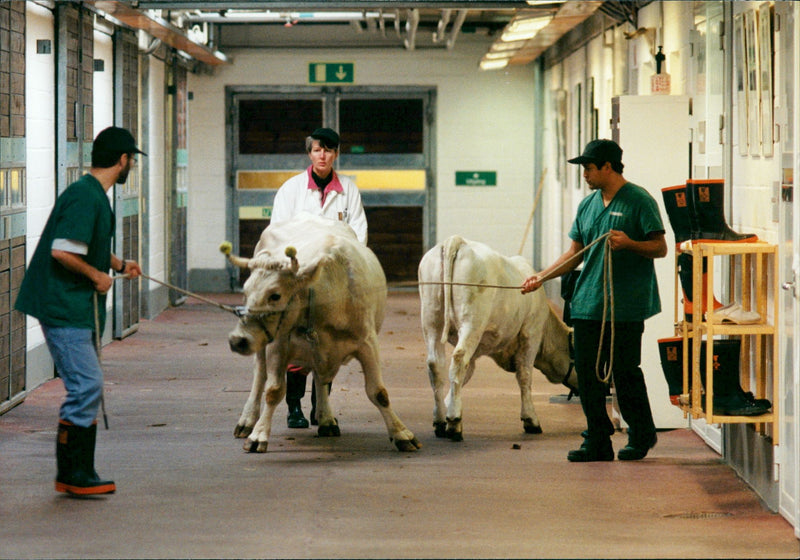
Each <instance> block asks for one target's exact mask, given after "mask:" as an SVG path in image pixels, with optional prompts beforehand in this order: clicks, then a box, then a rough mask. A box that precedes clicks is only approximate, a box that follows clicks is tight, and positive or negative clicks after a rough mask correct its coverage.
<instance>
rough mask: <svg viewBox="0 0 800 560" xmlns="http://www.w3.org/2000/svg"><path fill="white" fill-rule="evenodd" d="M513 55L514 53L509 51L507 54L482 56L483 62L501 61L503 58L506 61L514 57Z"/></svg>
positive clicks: (492, 53)
mask: <svg viewBox="0 0 800 560" xmlns="http://www.w3.org/2000/svg"><path fill="white" fill-rule="evenodd" d="M515 53H516V51H513V52H511V51H509V52H488V53H486V54H485V55H483V60H501V59H503V58H504V59H506V60H508V59H510V58H511V57H512V56H514V54H515Z"/></svg>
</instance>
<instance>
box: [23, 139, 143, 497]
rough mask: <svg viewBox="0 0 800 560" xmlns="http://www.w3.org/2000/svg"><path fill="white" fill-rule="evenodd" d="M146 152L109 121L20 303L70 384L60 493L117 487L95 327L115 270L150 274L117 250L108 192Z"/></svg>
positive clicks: (31, 269) (62, 427)
mask: <svg viewBox="0 0 800 560" xmlns="http://www.w3.org/2000/svg"><path fill="white" fill-rule="evenodd" d="M143 153H144V152H142V151H141V150H139V148H137V147H136V143H135V141H134V139H133V136H132V135H131V133H130V132H128V131H127V130H125V129H124V128H118V127H109V128H106V129H105V130H103V131H102V132H100V134H98V135H97V138H95V140H94V144H93V146H92V167H91V169H90V170H89V173H88V174H86V175H84V176H83V177H81V178H80V179H78V180H77V181H75V182H74V183H72V184H71V185H70V186H69V187H67V189H66V190H65V191H64V192H63V193H62V194H61V195H60V196H59V197H58V199H56V203H55V205H54V207H53V210H52V212H51V213H50V217H49V218H48V220H47V223H46V224H45V227H44V231H43V232H42V236H41V238H40V239H39V243H38V245H37V247H36V250H35V251H34V253H33V258H32V259H31V262H30V264H29V265H28V270H27V272H26V273H25V278H24V279H23V281H22V286H21V288H20V292H19V296H18V298H17V302H16V305H15V307H16V309H18V310H19V311H22V312H23V313H26V314H28V315H31V316H33V317H35V318H36V319H38V320H39V323H40V325H41V327H42V332H43V333H44V337H45V341H46V342H47V347H48V348H49V350H50V354H51V355H52V357H53V362H54V363H55V366H56V371H58V374H59V376H60V377H61V380H62V381H63V382H64V387H65V389H66V390H67V396H66V398H65V400H64V402H63V403H62V405H61V409H60V411H59V424H58V436H57V440H56V460H57V463H58V474H57V475H56V490H57V491H59V492H67V493H69V494H74V495H92V494H108V493H112V492H114V491H115V490H116V486H115V484H114V481H112V480H101V479H100V477H99V476H98V475H97V472H95V470H94V449H95V442H96V435H97V420H96V417H97V412H98V409H99V407H100V402H101V399H102V396H103V371H102V369H101V368H100V362H99V359H98V356H97V349H96V347H95V342H94V341H95V331H97V330H99V332H100V333H102V332H103V328H104V326H105V320H106V294H107V293H108V291H109V290H110V289H111V286H112V284H113V283H114V280H113V279H112V278H111V276H110V275H109V274H108V272H109V270H110V269H113V270H114V271H116V272H117V273H119V274H127V275H129V276H130V277H131V278H136V277H137V276H139V275H140V274H141V273H142V270H141V268H140V267H139V265H138V264H137V263H136V262H134V261H125V260H123V259H120V258H119V257H117V256H116V255H114V254H112V252H111V241H112V238H113V235H114V213H113V211H112V209H111V204H110V202H109V199H108V195H107V192H108V190H109V189H110V188H111V187H112V185H114V184H115V183H118V184H122V183H124V182H125V180H126V179H127V177H128V173H129V172H130V170H131V168H132V167H133V165H134V163H135V161H136V154H143ZM95 294H96V296H95ZM95 297H96V299H95ZM95 306H96V307H97V309H95Z"/></svg>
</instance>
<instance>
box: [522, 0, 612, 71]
mask: <svg viewBox="0 0 800 560" xmlns="http://www.w3.org/2000/svg"><path fill="white" fill-rule="evenodd" d="M602 5H603V2H602V1H589V2H565V3H564V4H562V5H561V8H559V10H558V11H557V12H556V14H555V15H554V16H553V19H552V20H551V21H550V23H548V24H547V26H545V27H544V28H542V29H541V30H539V32H538V33H537V34H536V36H535V37H533V38H532V39H529V40H528V42H527V43H525V45H523V46H522V48H521V49H519V50H518V51H517V52H516V54H515V55H514V56H513V57H512V58H511V59H510V60H509V61H508V64H509V65H520V64H528V63H529V62H531V61H533V60H536V59H537V58H538V57H539V55H541V54H542V53H543V52H544V51H546V50H547V49H548V48H550V47H551V46H552V45H553V44H555V43H556V42H557V41H558V40H559V39H560V38H561V37H562V36H563V35H564V34H566V33H567V32H569V31H570V30H571V29H573V28H574V27H575V26H576V25H579V24H580V23H581V22H583V21H584V20H585V19H586V18H588V17H591V16H592V14H594V13H595V12H596V11H597V10H598V9H600V6H602Z"/></svg>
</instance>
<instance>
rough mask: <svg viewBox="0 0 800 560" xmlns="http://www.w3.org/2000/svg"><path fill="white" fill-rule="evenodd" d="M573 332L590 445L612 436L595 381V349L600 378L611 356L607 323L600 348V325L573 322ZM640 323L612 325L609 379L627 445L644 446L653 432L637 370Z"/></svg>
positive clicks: (600, 388)
mask: <svg viewBox="0 0 800 560" xmlns="http://www.w3.org/2000/svg"><path fill="white" fill-rule="evenodd" d="M573 324H574V329H575V371H576V373H577V374H578V389H579V390H580V397H581V405H582V407H583V413H584V414H585V415H586V426H587V429H588V431H589V438H588V439H589V440H590V441H601V440H602V439H604V438H608V436H609V435H611V434H613V433H614V425H613V424H612V423H611V420H610V419H609V417H608V412H607V410H606V392H607V391H606V389H607V385H606V384H605V383H603V382H601V381H600V380H599V379H598V375H597V373H596V362H597V352H598V348H599V347H600V348H602V350H601V356H600V376H601V377H605V376H606V368H607V366H608V362H609V357H610V356H611V323H606V328H605V333H604V336H603V342H602V346H601V345H600V329H601V327H602V323H601V322H600V321H587V320H584V319H573ZM643 332H644V322H643V321H635V322H617V323H614V354H613V356H614V361H613V364H612V376H613V382H614V388H615V390H616V394H617V401H618V403H619V411H620V413H621V414H622V418H623V419H624V420H625V422H627V424H628V426H629V428H628V443H629V444H634V445H637V444H638V445H641V446H647V445H649V442H650V441H651V439H652V437H653V434H655V431H656V428H655V423H654V422H653V413H652V411H651V410H650V401H649V400H648V398H647V387H646V385H645V383H644V374H643V373H642V369H641V368H640V367H639V365H640V363H641V358H642V333H643Z"/></svg>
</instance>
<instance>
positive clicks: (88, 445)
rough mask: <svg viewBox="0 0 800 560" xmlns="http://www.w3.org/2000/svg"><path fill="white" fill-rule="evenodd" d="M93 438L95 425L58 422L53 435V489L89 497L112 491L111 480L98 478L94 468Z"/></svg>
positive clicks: (113, 485)
mask: <svg viewBox="0 0 800 560" xmlns="http://www.w3.org/2000/svg"><path fill="white" fill-rule="evenodd" d="M96 441H97V425H96V424H93V425H91V426H90V427H88V428H83V427H81V426H75V425H74V424H70V423H68V422H65V421H63V420H62V421H60V422H59V424H58V434H57V436H56V463H57V466H58V472H57V474H56V491H57V492H67V493H68V494H72V495H75V496H91V495H97V494H112V493H114V492H115V491H116V489H117V487H116V485H115V484H114V481H113V480H102V479H100V477H99V476H97V472H96V471H95V470H94V449H95V443H96Z"/></svg>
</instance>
